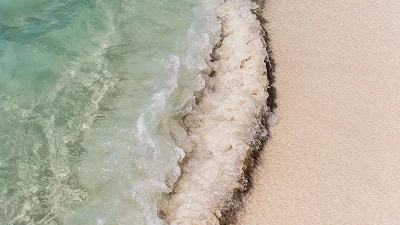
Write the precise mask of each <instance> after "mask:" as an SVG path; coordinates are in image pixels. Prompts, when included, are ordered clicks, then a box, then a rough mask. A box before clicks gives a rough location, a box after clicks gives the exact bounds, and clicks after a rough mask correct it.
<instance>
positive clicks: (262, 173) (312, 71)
mask: <svg viewBox="0 0 400 225" xmlns="http://www.w3.org/2000/svg"><path fill="white" fill-rule="evenodd" d="M266 8H267V9H266V12H265V17H266V18H267V20H268V21H269V24H268V30H269V33H270V38H271V45H272V49H273V53H274V57H275V62H276V64H277V68H276V74H275V75H276V88H277V91H278V98H277V103H278V108H277V110H276V114H277V115H278V117H279V122H278V124H276V125H275V126H274V127H272V128H271V132H272V139H271V140H270V141H269V142H268V143H267V147H266V150H265V151H264V154H263V155H262V164H261V165H260V167H259V169H258V170H257V172H256V174H255V187H254V189H253V191H252V193H251V194H250V195H249V198H247V199H246V201H245V213H244V214H242V215H239V224H243V225H253V224H274V225H275V224H278V225H279V224H318V225H320V224H380V225H381V224H400V1H398V0H384V1H370V0H337V1H332V0H318V1H315V0H303V1H299V0H271V1H269V2H267V5H266Z"/></svg>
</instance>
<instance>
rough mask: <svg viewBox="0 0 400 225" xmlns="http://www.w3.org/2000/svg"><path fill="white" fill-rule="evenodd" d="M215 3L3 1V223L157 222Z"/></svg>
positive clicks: (212, 32) (197, 84)
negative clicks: (177, 119)
mask: <svg viewBox="0 0 400 225" xmlns="http://www.w3.org/2000/svg"><path fill="white" fill-rule="evenodd" d="M217 4H218V1H217V0H208V1H198V0H175V1H167V0H158V1H150V0H141V1H137V0H113V1H105V0H0V143H1V145H0V224H21V225H22V224H34V225H37V224H74V225H76V224H85V225H86V224H87V225H91V224H164V221H162V220H161V219H160V218H159V217H158V215H157V200H158V199H159V198H160V195H161V194H162V193H165V192H169V191H170V190H171V189H170V187H171V185H172V184H173V183H174V182H175V181H176V179H177V177H178V176H179V175H180V169H179V166H178V162H179V161H180V160H181V159H182V157H183V155H184V153H183V151H182V150H181V149H179V148H178V147H177V146H176V145H175V144H174V142H173V140H172V139H171V137H170V135H169V131H168V127H166V126H164V125H163V124H165V123H166V121H168V120H169V119H171V118H172V117H173V116H179V115H182V114H184V113H185V112H186V111H188V110H190V109H191V105H192V104H193V101H194V97H193V93H194V91H196V90H199V89H201V88H202V87H203V80H202V79H201V76H200V75H201V73H204V72H207V71H208V70H209V68H208V66H207V64H206V63H205V60H204V58H205V57H208V55H209V53H210V51H211V49H212V46H213V44H214V43H215V42H216V41H217V37H218V33H219V25H218V23H217V20H216V18H215V17H214V13H213V8H214V7H215V6H216V5H217Z"/></svg>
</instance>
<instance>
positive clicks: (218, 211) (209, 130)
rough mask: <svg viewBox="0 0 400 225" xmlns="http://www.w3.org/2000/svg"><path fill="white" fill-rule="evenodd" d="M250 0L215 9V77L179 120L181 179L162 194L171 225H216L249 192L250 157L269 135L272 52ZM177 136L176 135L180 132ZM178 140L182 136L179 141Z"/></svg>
mask: <svg viewBox="0 0 400 225" xmlns="http://www.w3.org/2000/svg"><path fill="white" fill-rule="evenodd" d="M257 7H258V6H257V4H255V3H253V2H250V1H248V0H246V1H243V0H227V1H226V2H225V3H223V4H221V5H220V6H218V7H217V10H216V15H217V17H218V18H219V20H220V22H221V24H222V33H221V42H220V43H219V44H218V45H217V46H216V48H215V50H214V52H213V58H212V60H210V61H208V65H209V66H210V67H211V70H212V71H211V73H210V74H209V76H206V77H205V81H206V86H205V88H204V90H203V92H202V93H201V95H199V96H198V100H197V102H198V104H197V105H195V106H194V108H193V111H191V112H188V113H187V114H186V115H184V116H183V118H182V121H181V122H180V123H181V124H182V125H183V127H184V128H185V131H186V132H181V135H186V136H187V137H184V138H180V139H181V140H184V142H185V145H186V146H187V147H184V146H183V145H181V146H182V147H183V148H184V149H185V151H186V157H185V158H184V160H183V163H182V176H181V177H180V178H179V180H178V182H177V183H176V185H175V186H174V190H173V192H172V193H171V194H169V195H166V196H164V200H163V201H162V203H161V204H160V210H161V211H160V213H161V215H163V216H164V218H165V220H166V221H167V222H169V223H171V224H219V220H220V218H221V216H222V214H223V213H224V211H226V210H227V208H229V207H230V206H229V204H235V203H233V202H232V199H233V197H234V193H235V190H237V189H243V188H245V185H246V181H245V177H244V169H245V167H246V166H247V165H246V160H248V158H249V156H250V155H251V154H252V151H254V150H255V148H254V147H255V145H257V144H255V142H257V143H258V142H259V139H264V138H265V137H266V136H267V130H266V129H265V126H264V125H263V124H262V122H261V120H263V119H264V118H262V116H263V115H265V112H266V111H268V109H267V106H266V102H267V98H268V93H267V86H268V78H267V69H266V62H268V59H269V58H268V53H267V50H266V43H265V41H264V37H263V35H264V33H263V29H262V27H261V25H260V21H259V20H258V19H257V18H256V15H255V14H254V13H253V10H255V9H256V8H257ZM175 136H179V135H178V134H175ZM175 139H178V138H176V137H175Z"/></svg>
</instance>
